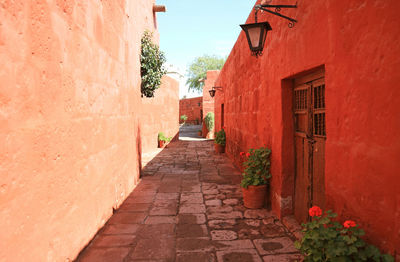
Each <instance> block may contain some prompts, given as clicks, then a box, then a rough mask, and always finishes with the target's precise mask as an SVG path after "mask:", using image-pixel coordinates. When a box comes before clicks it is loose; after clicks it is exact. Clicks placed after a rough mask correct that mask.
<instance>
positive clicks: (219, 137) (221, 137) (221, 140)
mask: <svg viewBox="0 0 400 262" xmlns="http://www.w3.org/2000/svg"><path fill="white" fill-rule="evenodd" d="M214 143H215V144H218V145H222V146H224V145H225V143H226V134H225V130H224V129H223V128H222V129H221V130H220V131H218V132H216V133H215V140H214Z"/></svg>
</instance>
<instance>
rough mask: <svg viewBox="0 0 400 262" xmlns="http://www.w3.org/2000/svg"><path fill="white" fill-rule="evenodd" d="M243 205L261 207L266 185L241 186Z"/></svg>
mask: <svg viewBox="0 0 400 262" xmlns="http://www.w3.org/2000/svg"><path fill="white" fill-rule="evenodd" d="M242 192H243V202H244V206H245V207H247V208H254V209H256V208H262V207H263V206H264V202H265V196H266V194H267V185H261V186H248V187H247V188H242Z"/></svg>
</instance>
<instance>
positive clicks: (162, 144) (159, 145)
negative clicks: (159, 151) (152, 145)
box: [158, 140, 165, 148]
mask: <svg viewBox="0 0 400 262" xmlns="http://www.w3.org/2000/svg"><path fill="white" fill-rule="evenodd" d="M164 146H165V141H162V140H158V148H163V147H164Z"/></svg>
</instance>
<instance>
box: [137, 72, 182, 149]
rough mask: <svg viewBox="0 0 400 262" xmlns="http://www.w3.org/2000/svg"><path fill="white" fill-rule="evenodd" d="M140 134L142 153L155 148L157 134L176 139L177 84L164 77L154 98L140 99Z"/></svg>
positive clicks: (177, 121) (177, 120) (177, 114)
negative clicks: (161, 133)
mask: <svg viewBox="0 0 400 262" xmlns="http://www.w3.org/2000/svg"><path fill="white" fill-rule="evenodd" d="M141 111H142V113H141V115H140V127H141V128H140V133H141V136H140V137H141V145H142V147H141V148H142V152H143V153H148V152H152V151H154V149H155V148H157V143H158V142H157V138H158V132H163V133H164V134H165V135H166V136H167V137H172V138H174V139H178V137H179V136H178V133H179V82H178V81H176V80H175V79H173V78H171V77H169V76H164V77H163V79H162V83H161V87H160V88H159V89H157V91H156V93H155V96H154V98H142V110H141Z"/></svg>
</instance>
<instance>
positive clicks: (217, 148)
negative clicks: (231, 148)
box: [214, 144, 225, 154]
mask: <svg viewBox="0 0 400 262" xmlns="http://www.w3.org/2000/svg"><path fill="white" fill-rule="evenodd" d="M214 148H215V152H216V153H218V154H221V153H225V146H223V145H220V144H214Z"/></svg>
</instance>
